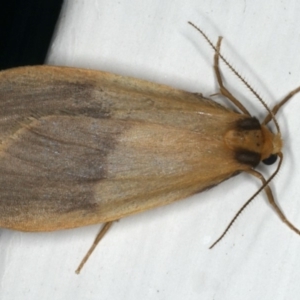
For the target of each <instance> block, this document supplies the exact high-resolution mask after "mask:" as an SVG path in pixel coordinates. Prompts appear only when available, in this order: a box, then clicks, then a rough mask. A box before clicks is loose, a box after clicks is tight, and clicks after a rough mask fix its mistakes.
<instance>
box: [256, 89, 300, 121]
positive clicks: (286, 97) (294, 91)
mask: <svg viewBox="0 0 300 300" xmlns="http://www.w3.org/2000/svg"><path fill="white" fill-rule="evenodd" d="M299 92H300V87H297V88H296V89H294V90H293V91H291V92H290V93H288V94H287V95H286V96H285V97H284V98H283V99H282V100H281V101H280V102H279V103H278V104H276V105H275V106H274V107H273V109H272V113H273V115H274V116H275V115H276V113H277V112H278V110H279V109H280V108H281V107H282V106H283V105H284V104H285V103H286V102H287V101H289V100H290V99H291V98H292V97H293V96H294V95H295V94H297V93H299ZM271 119H272V115H271V114H268V115H267V116H266V118H265V119H264V121H263V122H262V125H266V124H268V123H269V122H270V121H271Z"/></svg>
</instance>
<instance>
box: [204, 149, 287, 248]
mask: <svg viewBox="0 0 300 300" xmlns="http://www.w3.org/2000/svg"><path fill="white" fill-rule="evenodd" d="M279 157H280V161H279V163H278V165H277V169H276V170H275V172H274V173H273V174H272V175H271V176H270V177H269V179H268V180H267V181H266V182H265V183H264V184H263V185H262V186H261V187H260V188H259V189H258V190H257V191H256V192H255V193H254V194H253V195H252V197H250V198H249V200H247V201H246V203H245V204H244V205H243V206H242V207H241V208H240V209H239V211H238V212H237V213H236V214H235V216H234V217H233V218H232V220H231V221H230V223H229V224H228V226H227V227H226V229H225V230H224V231H223V233H222V234H221V236H220V237H219V238H218V239H217V240H216V241H215V242H214V243H213V244H212V245H211V246H210V247H209V249H212V248H213V247H214V246H215V245H216V244H218V243H219V242H220V241H221V240H222V239H223V237H224V236H225V235H226V233H227V232H228V231H229V229H230V228H231V226H232V225H233V223H234V222H235V221H236V219H237V218H238V217H239V216H240V214H241V213H242V212H243V211H244V209H245V208H246V207H247V206H248V205H249V204H250V203H251V202H252V201H253V200H254V198H255V197H256V196H257V195H258V194H259V193H260V192H261V191H262V190H263V189H264V188H265V187H266V186H267V185H268V184H269V183H270V182H271V181H272V179H273V178H274V177H275V176H276V174H277V173H278V172H279V169H280V167H281V164H282V155H279Z"/></svg>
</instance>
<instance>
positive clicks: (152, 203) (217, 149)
mask: <svg viewBox="0 0 300 300" xmlns="http://www.w3.org/2000/svg"><path fill="white" fill-rule="evenodd" d="M190 24H191V25H192V26H194V27H195V28H196V29H197V30H198V31H199V32H200V33H201V34H202V35H203V36H204V38H205V39H206V40H207V41H208V43H209V44H210V45H211V46H212V48H213V49H214V51H215V55H214V69H215V74H216V77H217V80H218V83H219V86H220V93H221V94H222V95H223V96H225V97H226V98H227V99H228V100H230V101H231V102H233V104H235V106H236V110H231V109H228V108H226V107H225V106H222V105H220V104H218V103H216V102H214V101H213V100H211V99H209V98H206V97H204V96H203V95H201V94H195V93H190V92H186V91H182V90H177V89H174V88H171V87H168V86H164V85H160V84H155V83H151V82H147V81H143V80H140V79H134V78H129V77H123V76H119V75H115V74H110V73H106V72H101V71H93V70H84V69H76V68H68V67H55V66H32V67H20V68H15V69H10V70H6V71H2V72H0V227H2V228H10V229H15V230H21V231H53V230H62V229H68V228H75V227H80V226H86V225H90V224H96V223H105V225H104V227H103V228H102V230H101V231H100V233H99V235H98V236H97V238H96V240H95V242H94V244H93V246H92V247H91V249H90V250H89V252H88V254H87V256H86V257H85V258H84V260H83V261H82V263H81V265H80V266H79V268H78V269H77V272H79V271H80V269H81V268H82V266H83V264H84V263H85V261H86V260H87V258H88V256H89V255H90V254H91V252H92V251H93V249H94V248H95V246H96V244H97V243H98V242H99V240H100V239H101V238H102V236H103V235H104V234H105V232H106V231H107V230H108V228H109V227H110V226H111V224H112V222H113V221H115V220H118V219H121V218H123V217H126V216H128V215H132V214H135V213H139V212H143V211H146V210H148V209H151V208H154V207H157V206H162V205H166V204H169V203H172V202H174V201H176V200H180V199H184V198H186V197H188V196H190V195H193V194H195V193H200V192H202V191H204V190H207V189H209V188H211V187H213V186H215V185H217V184H219V183H221V182H223V181H224V180H226V179H229V178H230V177H232V176H235V175H237V174H239V173H240V172H247V173H249V174H251V175H253V176H254V177H256V178H258V179H259V180H260V181H261V182H262V186H261V188H260V189H259V190H258V191H257V192H256V193H255V195H253V196H252V197H251V198H250V199H249V201H248V202H247V203H246V204H245V206H246V205H247V204H248V203H249V202H250V201H251V200H252V199H253V198H254V197H255V196H256V195H257V194H258V193H259V192H260V191H261V190H263V189H264V190H265V191H266V194H267V197H268V200H269V202H270V204H271V205H272V206H273V208H274V209H275V210H276V212H277V213H278V215H279V217H280V218H281V220H282V221H283V222H285V223H286V224H287V225H288V226H289V227H290V228H291V229H292V230H294V231H296V232H297V233H298V234H299V233H300V232H299V230H298V229H296V228H295V227H294V226H293V225H292V224H291V223H290V222H289V221H288V220H287V218H286V217H285V216H284V215H283V213H282V212H281V210H280V209H279V207H278V206H277V204H276V203H275V200H274V197H273V195H272V191H271V189H270V188H269V185H268V184H269V182H270V181H271V180H272V179H273V177H274V176H275V175H276V173H277V172H278V170H279V168H280V166H281V163H282V159H283V155H282V152H281V151H282V150H281V149H282V139H281V135H280V128H279V125H278V123H277V121H276V118H275V114H276V113H277V111H278V110H279V109H280V107H281V106H282V105H283V104H284V103H286V102H287V101H288V100H289V99H290V98H291V97H292V96H293V95H294V94H296V93H297V92H299V91H300V88H299V87H298V88H297V89H295V90H294V91H292V92H291V93H289V94H288V95H287V96H286V97H285V98H284V99H283V100H282V101H281V102H279V104H278V105H276V106H275V107H274V108H273V109H272V110H270V109H269V108H268V107H267V106H266V105H265V104H264V102H263V101H262V99H261V98H260V97H259V96H258V95H257V94H256V93H255V91H254V90H253V89H252V88H251V87H250V86H249V85H248V83H247V82H246V81H244V79H243V78H242V77H241V76H240V75H239V74H238V73H237V72H236V71H235V70H234V69H233V68H232V67H231V66H230V65H229V64H228V62H227V61H226V59H225V58H224V57H223V56H222V54H221V53H220V47H221V38H219V40H218V43H217V44H216V46H214V45H213V44H212V42H211V41H210V40H209V39H208V38H207V36H206V35H205V34H204V33H203V31H202V30H201V29H199V28H197V27H196V26H195V25H193V24H192V23H190ZM220 59H222V60H223V61H224V62H225V64H227V65H228V66H229V67H230V68H231V69H232V70H233V72H235V74H236V75H237V76H238V78H240V79H241V80H243V82H244V83H245V84H246V86H248V87H249V88H250V90H251V91H252V92H253V93H254V95H255V96H256V97H257V98H258V99H259V100H260V101H261V102H262V103H263V104H264V106H265V107H266V109H267V116H266V118H265V120H264V121H263V122H262V123H260V122H259V121H258V119H257V118H255V117H253V116H251V115H250V113H249V112H248V110H247V109H246V108H245V106H244V105H243V104H242V103H240V102H239V101H238V100H237V99H236V98H235V97H234V96H233V95H232V93H231V92H230V91H229V90H228V89H227V88H226V87H225V86H224V84H223V81H222V77H221V72H220V69H219V60H220ZM270 120H272V121H273V122H274V124H275V127H276V130H277V132H276V133H273V132H271V131H270V130H269V129H268V127H267V124H268V122H269V121H270ZM277 157H279V163H278V167H277V170H276V171H275V173H274V174H273V175H272V176H271V177H270V178H269V179H267V180H266V179H264V177H263V175H262V174H260V173H259V172H258V171H256V170H255V169H254V168H255V167H256V166H257V165H258V164H259V163H260V162H261V161H263V162H266V163H267V164H270V163H274V162H275V161H276V158H277ZM245 206H244V207H245ZM244 207H243V208H244ZM243 208H242V209H243ZM242 209H241V210H242ZM239 213H240V212H238V214H237V215H236V217H237V216H238V215H239ZM236 217H235V218H236ZM235 218H234V219H233V221H234V220H235ZM233 221H232V222H233ZM232 222H231V223H232ZM230 225H231V224H230ZM230 225H229V227H230ZM227 230H228V228H227V229H226V230H225V232H224V234H225V233H226V232H227ZM224 234H223V235H224ZM223 235H222V236H223ZM222 236H221V237H222Z"/></svg>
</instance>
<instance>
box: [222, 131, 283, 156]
mask: <svg viewBox="0 0 300 300" xmlns="http://www.w3.org/2000/svg"><path fill="white" fill-rule="evenodd" d="M224 140H225V144H226V145H227V147H228V148H229V149H231V150H233V151H241V150H244V151H247V152H253V153H257V154H260V160H264V159H266V158H268V157H270V155H271V154H277V153H279V152H281V148H282V140H281V137H280V134H273V133H272V132H271V131H270V130H269V129H268V128H267V127H266V126H261V128H260V129H255V130H248V129H240V128H239V129H232V130H229V131H227V132H226V134H225V137H224Z"/></svg>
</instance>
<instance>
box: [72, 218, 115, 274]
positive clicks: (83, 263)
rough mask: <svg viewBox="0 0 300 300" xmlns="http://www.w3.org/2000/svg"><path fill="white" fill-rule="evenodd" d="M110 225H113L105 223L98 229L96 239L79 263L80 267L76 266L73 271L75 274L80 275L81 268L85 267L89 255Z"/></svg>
mask: <svg viewBox="0 0 300 300" xmlns="http://www.w3.org/2000/svg"><path fill="white" fill-rule="evenodd" d="M112 224H113V222H107V223H105V224H104V226H103V227H102V228H101V229H100V231H99V233H98V234H97V236H96V238H95V240H94V242H93V244H92V246H91V247H90V249H89V251H88V252H87V253H86V255H85V256H84V258H83V259H82V261H81V263H80V265H79V266H78V268H77V270H76V271H75V273H76V274H79V273H80V271H81V269H82V268H83V266H84V265H85V263H86V262H87V260H88V259H89V257H90V256H91V254H92V253H93V251H94V250H95V248H96V247H97V245H98V243H99V242H100V241H101V239H102V238H103V237H104V235H105V234H106V232H107V231H108V229H109V228H110V227H111V225H112Z"/></svg>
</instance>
